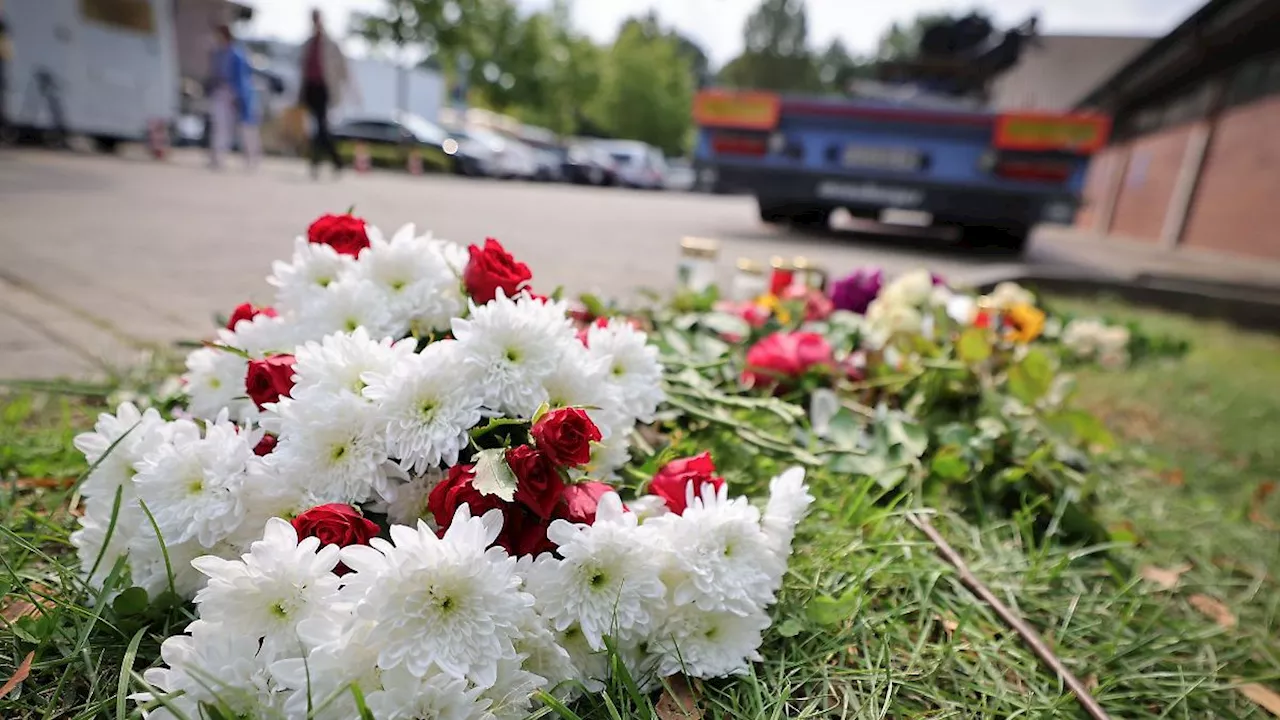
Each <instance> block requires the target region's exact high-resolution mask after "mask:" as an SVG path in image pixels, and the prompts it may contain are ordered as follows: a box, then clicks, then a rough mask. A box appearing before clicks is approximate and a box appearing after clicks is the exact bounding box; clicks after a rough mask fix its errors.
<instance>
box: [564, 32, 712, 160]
mask: <svg viewBox="0 0 1280 720" xmlns="http://www.w3.org/2000/svg"><path fill="white" fill-rule="evenodd" d="M692 83H693V75H692V72H691V70H690V67H689V63H688V60H687V59H686V57H685V56H684V55H682V54H681V51H680V47H679V46H678V45H677V44H676V42H675V41H673V40H672V39H671V38H670V37H667V36H666V35H664V34H662V33H660V32H658V31H657V28H656V27H654V25H653V24H651V23H648V22H645V21H643V20H634V19H633V20H629V21H627V22H626V23H624V24H623V26H622V29H621V30H620V31H619V33H618V39H617V40H615V41H614V43H613V47H611V48H610V49H609V51H608V52H607V54H606V56H605V62H604V72H603V74H602V78H601V83H600V90H599V92H598V94H597V95H596V98H595V100H594V102H592V103H591V104H590V105H589V106H588V110H587V112H588V115H589V116H590V117H591V118H592V119H593V120H594V121H595V122H596V123H597V124H598V125H599V127H601V128H603V129H605V130H606V131H608V132H609V133H610V134H612V135H614V136H616V137H623V138H629V139H634V140H642V141H644V142H647V143H650V144H652V145H656V146H658V147H660V148H662V149H663V151H665V152H667V153H669V154H674V153H681V152H683V150H684V145H685V141H686V139H687V137H688V132H689V128H690V127H691V124H692V116H691V104H692V98H693V86H692Z"/></svg>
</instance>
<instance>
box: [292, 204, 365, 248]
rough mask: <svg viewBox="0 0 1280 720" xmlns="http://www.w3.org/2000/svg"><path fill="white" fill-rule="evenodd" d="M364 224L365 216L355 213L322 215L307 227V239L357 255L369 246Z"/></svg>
mask: <svg viewBox="0 0 1280 720" xmlns="http://www.w3.org/2000/svg"><path fill="white" fill-rule="evenodd" d="M364 225H365V223H364V218H358V217H356V216H355V215H350V214H347V215H321V216H320V218H319V219H317V220H316V221H315V222H313V223H311V227H309V228H307V240H309V241H311V242H313V243H318V244H320V245H328V246H329V247H331V248H333V249H334V250H337V251H338V252H339V253H342V254H343V255H350V256H351V257H355V256H357V255H359V254H360V251H361V250H363V249H365V248H367V247H369V234H368V233H367V232H365V227H364Z"/></svg>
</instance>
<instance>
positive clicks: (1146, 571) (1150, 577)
mask: <svg viewBox="0 0 1280 720" xmlns="http://www.w3.org/2000/svg"><path fill="white" fill-rule="evenodd" d="M1190 569H1191V563H1182V564H1181V565H1177V566H1175V567H1171V568H1158V567H1153V566H1151V565H1148V566H1146V567H1144V568H1142V570H1140V571H1139V572H1140V574H1141V575H1142V579H1143V580H1146V581H1147V582H1151V583H1155V584H1156V585H1159V586H1160V589H1161V590H1172V589H1174V588H1175V587H1177V586H1178V580H1180V579H1181V578H1182V574H1183V573H1185V572H1186V571H1188V570H1190Z"/></svg>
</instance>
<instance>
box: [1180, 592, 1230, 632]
mask: <svg viewBox="0 0 1280 720" xmlns="http://www.w3.org/2000/svg"><path fill="white" fill-rule="evenodd" d="M1187 602H1189V603H1191V607H1193V608H1195V609H1196V610H1199V611H1200V613H1201V614H1202V615H1204V616H1206V617H1208V618H1209V619H1211V620H1213V621H1214V622H1216V623H1218V625H1220V626H1222V627H1224V628H1227V629H1231V628H1233V627H1235V626H1236V616H1235V614H1234V613H1232V612H1231V608H1229V607H1227V606H1226V605H1224V604H1223V603H1222V601H1221V600H1217V599H1214V598H1211V597H1209V596H1208V595H1200V594H1196V595H1192V596H1191V597H1189V598H1187Z"/></svg>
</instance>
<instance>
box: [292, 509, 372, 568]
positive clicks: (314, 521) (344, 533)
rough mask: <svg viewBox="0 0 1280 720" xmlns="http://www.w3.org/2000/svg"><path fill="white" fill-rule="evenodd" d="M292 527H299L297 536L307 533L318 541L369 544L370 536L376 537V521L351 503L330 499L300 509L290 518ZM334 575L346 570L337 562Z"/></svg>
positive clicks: (326, 543)
mask: <svg viewBox="0 0 1280 720" xmlns="http://www.w3.org/2000/svg"><path fill="white" fill-rule="evenodd" d="M293 529H294V530H296V531H298V539H299V540H301V539H302V538H307V537H317V538H320V544H321V545H337V546H338V547H347V546H348V545H368V544H369V539H370V538H374V537H377V535H378V530H379V528H378V524H377V523H375V522H373V521H372V520H370V519H368V518H366V517H364V516H363V515H361V514H360V511H358V510H356V509H355V508H353V507H351V506H350V505H343V504H342V503H330V504H328V505H320V506H319V507H313V508H311V509H310V510H308V511H306V512H304V513H302V514H301V515H299V516H298V517H296V518H294V519H293ZM333 572H334V573H335V574H337V575H345V574H346V573H347V572H348V570H347V567H346V566H345V565H343V564H342V563H338V566H337V567H335V568H334V569H333Z"/></svg>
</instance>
